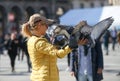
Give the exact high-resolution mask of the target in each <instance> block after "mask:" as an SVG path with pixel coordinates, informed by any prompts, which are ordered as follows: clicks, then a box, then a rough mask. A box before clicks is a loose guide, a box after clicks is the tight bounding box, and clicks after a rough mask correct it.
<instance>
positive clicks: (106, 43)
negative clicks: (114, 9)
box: [103, 30, 111, 55]
mask: <svg viewBox="0 0 120 81" xmlns="http://www.w3.org/2000/svg"><path fill="white" fill-rule="evenodd" d="M110 38H111V35H110V31H109V30H107V31H106V32H105V34H104V35H103V45H104V49H105V54H106V55H109V42H110V41H109V40H110Z"/></svg>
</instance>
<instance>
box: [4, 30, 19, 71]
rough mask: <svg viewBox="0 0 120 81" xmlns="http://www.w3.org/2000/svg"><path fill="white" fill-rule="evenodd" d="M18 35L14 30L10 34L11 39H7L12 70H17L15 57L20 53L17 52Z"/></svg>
mask: <svg viewBox="0 0 120 81" xmlns="http://www.w3.org/2000/svg"><path fill="white" fill-rule="evenodd" d="M16 36H17V35H16V33H15V32H12V33H11V35H10V39H9V40H7V43H6V45H5V46H6V48H7V50H8V56H9V58H10V64H11V71H12V72H14V71H15V59H16V56H17V53H18V52H17V51H18V40H17V37H16Z"/></svg>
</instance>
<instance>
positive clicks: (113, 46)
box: [110, 27, 117, 51]
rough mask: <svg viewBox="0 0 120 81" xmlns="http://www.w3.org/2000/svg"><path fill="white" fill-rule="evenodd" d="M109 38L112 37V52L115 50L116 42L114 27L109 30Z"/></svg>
mask: <svg viewBox="0 0 120 81" xmlns="http://www.w3.org/2000/svg"><path fill="white" fill-rule="evenodd" d="M110 33H111V37H112V50H113V51H114V50H115V45H116V40H117V30H116V28H115V27H113V29H112V30H111V32H110Z"/></svg>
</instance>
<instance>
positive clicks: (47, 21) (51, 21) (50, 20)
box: [46, 19, 55, 25]
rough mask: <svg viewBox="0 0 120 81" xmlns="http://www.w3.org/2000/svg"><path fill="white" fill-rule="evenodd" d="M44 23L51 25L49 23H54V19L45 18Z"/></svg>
mask: <svg viewBox="0 0 120 81" xmlns="http://www.w3.org/2000/svg"><path fill="white" fill-rule="evenodd" d="M46 23H47V24H48V25H51V24H53V23H55V20H53V19H47V20H46Z"/></svg>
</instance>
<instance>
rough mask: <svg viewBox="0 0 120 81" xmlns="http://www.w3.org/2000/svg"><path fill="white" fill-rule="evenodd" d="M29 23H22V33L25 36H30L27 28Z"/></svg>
mask: <svg viewBox="0 0 120 81" xmlns="http://www.w3.org/2000/svg"><path fill="white" fill-rule="evenodd" d="M29 26H30V25H29V23H24V24H23V25H22V35H23V36H25V37H31V36H32V33H31V31H30V28H29Z"/></svg>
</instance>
